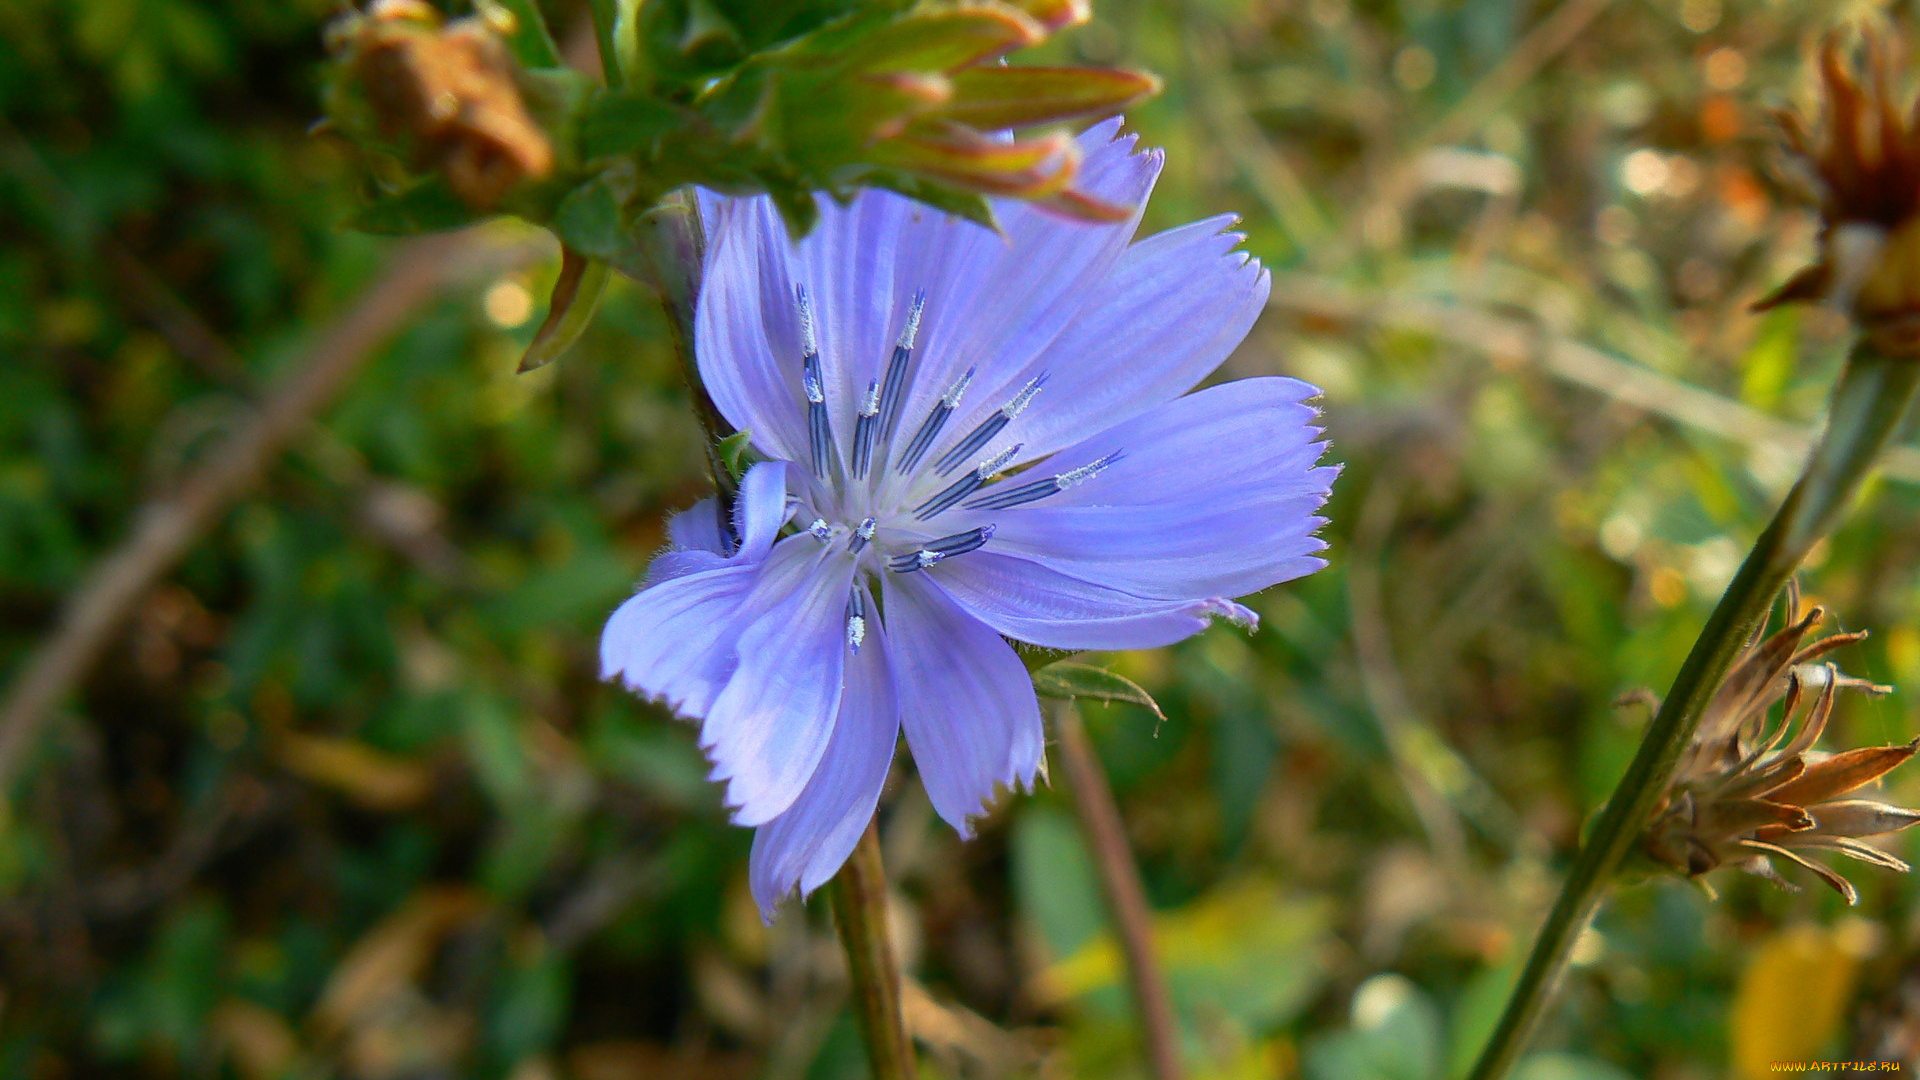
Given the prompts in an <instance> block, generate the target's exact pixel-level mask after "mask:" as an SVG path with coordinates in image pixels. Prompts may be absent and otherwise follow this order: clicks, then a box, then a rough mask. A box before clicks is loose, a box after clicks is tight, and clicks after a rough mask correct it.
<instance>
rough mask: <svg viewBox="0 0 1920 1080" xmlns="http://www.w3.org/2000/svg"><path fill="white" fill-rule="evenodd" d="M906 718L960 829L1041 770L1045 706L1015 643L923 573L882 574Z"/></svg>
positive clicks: (929, 784)
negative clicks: (1001, 790) (1002, 788)
mask: <svg viewBox="0 0 1920 1080" xmlns="http://www.w3.org/2000/svg"><path fill="white" fill-rule="evenodd" d="M882 582H883V584H882V589H883V603H884V606H885V612H886V631H887V636H888V640H889V643H890V645H891V651H890V657H891V659H892V661H893V681H894V687H895V689H896V690H897V691H898V693H899V695H900V721H901V726H902V727H903V728H905V729H906V733H907V745H908V746H909V747H911V748H912V750H913V760H914V763H915V764H916V765H918V766H919V769H920V780H921V782H922V783H923V784H925V785H926V789H927V795H928V797H929V798H930V799H932V801H933V808H934V809H935V810H936V811H938V812H939V814H940V816H941V817H942V818H945V819H946V821H947V823H948V824H950V825H952V826H953V827H954V828H956V829H958V830H960V835H961V836H963V837H964V836H971V835H972V834H973V825H972V819H973V818H975V817H977V816H979V815H980V814H982V813H984V812H985V811H986V808H987V804H988V803H989V802H990V801H991V800H992V799H993V797H994V790H995V788H996V787H997V786H999V785H1002V784H1004V785H1006V786H1008V787H1015V786H1019V787H1026V786H1030V785H1031V784H1032V783H1033V778H1034V776H1035V774H1036V773H1037V772H1038V771H1039V769H1040V755H1041V752H1042V749H1041V748H1042V733H1041V726H1040V703H1039V700H1038V699H1037V698H1035V697H1034V693H1033V682H1032V680H1031V679H1029V678H1028V676H1027V669H1026V666H1025V665H1023V664H1022V663H1020V658H1019V657H1018V656H1016V655H1015V654H1014V651H1013V647H1012V646H1010V645H1008V644H1007V643H1006V642H1005V641H1003V640H1001V638H1000V635H998V634H996V633H994V632H993V630H992V629H991V628H989V627H988V626H987V625H986V624H984V623H982V622H980V621H979V620H978V619H975V618H974V617H973V616H971V615H969V614H967V613H966V611H964V610H962V609H961V607H960V606H959V605H958V604H956V603H954V601H953V600H952V599H951V598H950V597H948V596H947V594H946V593H945V592H944V591H942V590H941V588H940V587H939V585H937V584H935V583H934V582H933V580H932V579H931V578H929V577H927V576H926V575H925V574H888V575H885V576H884V577H883V578H882Z"/></svg>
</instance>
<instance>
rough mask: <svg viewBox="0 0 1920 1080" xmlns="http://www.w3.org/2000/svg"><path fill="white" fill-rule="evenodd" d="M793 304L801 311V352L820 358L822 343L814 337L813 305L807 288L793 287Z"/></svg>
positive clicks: (801, 286)
mask: <svg viewBox="0 0 1920 1080" xmlns="http://www.w3.org/2000/svg"><path fill="white" fill-rule="evenodd" d="M793 302H794V304H795V305H796V306H797V307H798V308H799V309H800V352H801V353H802V354H804V355H806V356H819V355H820V343H819V342H818V341H816V340H814V336H813V305H812V304H811V303H809V302H808V300H807V287H806V286H805V285H795V286H794V287H793Z"/></svg>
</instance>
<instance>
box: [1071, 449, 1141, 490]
mask: <svg viewBox="0 0 1920 1080" xmlns="http://www.w3.org/2000/svg"><path fill="white" fill-rule="evenodd" d="M1125 456H1126V452H1125V451H1124V450H1115V451H1114V452H1113V453H1111V454H1108V455H1107V456H1105V457H1102V458H1096V459H1094V460H1092V461H1089V462H1087V463H1086V464H1085V465H1082V466H1080V467H1079V468H1077V469H1068V470H1067V471H1066V472H1063V473H1061V474H1060V475H1059V476H1056V477H1054V478H1053V479H1054V481H1055V482H1056V483H1058V484H1059V485H1060V490H1061V491H1065V490H1067V489H1068V488H1070V487H1078V486H1079V485H1081V484H1084V483H1086V482H1087V481H1089V480H1091V479H1093V478H1094V477H1096V476H1099V475H1100V474H1101V473H1103V472H1106V471H1107V466H1109V465H1112V464H1113V463H1114V462H1116V461H1119V460H1120V459H1121V458H1123V457H1125Z"/></svg>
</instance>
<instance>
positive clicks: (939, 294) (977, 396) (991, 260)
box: [894, 121, 1163, 454]
mask: <svg viewBox="0 0 1920 1080" xmlns="http://www.w3.org/2000/svg"><path fill="white" fill-rule="evenodd" d="M1118 130H1119V122H1118V121H1107V122H1105V123H1102V124H1097V125H1095V126H1094V127H1093V128H1090V129H1089V130H1087V131H1086V132H1085V133H1083V134H1082V135H1081V136H1080V139H1079V143H1080V148H1081V153H1082V155H1083V157H1082V161H1081V166H1080V171H1079V173H1078V174H1076V177H1075V181H1074V182H1075V185H1076V186H1077V187H1079V188H1081V189H1082V190H1084V191H1086V192H1087V193H1089V194H1091V195H1095V196H1098V197H1100V198H1103V199H1106V200H1107V201H1109V202H1113V203H1117V204H1119V205H1122V206H1129V207H1132V208H1133V209H1134V213H1133V215H1132V217H1130V218H1129V219H1128V220H1127V221H1125V222H1122V223H1119V224H1114V225H1091V224H1087V223H1085V222H1077V221H1069V220H1066V219H1064V218H1061V217H1058V216H1056V215H1053V214H1051V213H1048V212H1046V211H1044V210H1041V209H1038V208H1036V207H1034V206H1033V205H1032V204H1030V203H1025V202H1018V201H1014V200H995V202H994V204H993V208H994V214H995V215H996V216H997V217H998V218H999V221H1000V226H1001V231H1002V233H1003V234H1004V239H1000V238H997V237H996V238H994V243H993V244H992V245H991V246H990V247H988V248H986V249H985V250H975V251H973V252H972V253H971V255H970V257H969V258H968V259H967V261H965V262H964V263H950V262H947V261H945V260H947V259H948V258H949V256H948V255H947V253H946V252H944V251H943V250H941V247H940V244H941V243H942V238H941V237H938V236H935V235H933V234H931V233H922V234H910V235H909V236H907V237H905V238H904V240H905V242H904V243H903V244H902V250H901V254H900V255H899V257H898V260H897V262H898V265H899V266H900V267H901V269H900V270H898V271H897V273H900V274H908V273H913V272H915V271H917V270H920V269H921V268H925V267H941V268H942V277H943V278H944V280H936V281H935V282H933V283H929V284H926V285H925V286H924V287H925V288H926V289H927V290H928V299H927V311H926V322H925V324H924V326H925V332H924V333H923V335H922V336H923V339H924V340H925V341H926V346H927V347H926V349H925V351H924V355H923V356H921V357H920V358H919V362H917V363H916V365H915V370H914V376H913V383H912V385H911V387H910V388H909V392H908V394H907V399H906V401H907V404H906V407H905V409H904V410H903V411H902V416H903V418H904V419H903V420H902V422H901V424H900V427H899V428H898V429H897V430H896V431H895V432H894V441H895V445H896V447H901V446H904V445H905V443H906V441H907V440H908V439H910V438H911V437H912V436H913V433H914V430H915V429H916V428H917V427H918V425H919V423H920V421H921V419H922V418H924V417H925V416H926V415H927V413H928V412H929V411H930V410H931V409H932V408H933V404H934V402H935V400H936V399H938V398H939V397H940V395H941V394H942V393H944V392H945V391H946V390H947V388H948V387H949V386H950V385H952V383H953V382H954V380H955V379H957V378H959V376H960V375H961V373H962V372H965V371H966V370H967V369H969V368H976V369H977V374H976V375H975V382H974V385H973V387H972V389H970V390H969V391H968V392H967V396H966V398H965V400H964V402H963V407H962V411H961V412H960V413H956V414H955V416H954V417H953V422H951V423H949V424H948V425H947V428H946V431H945V433H944V434H943V437H942V439H941V440H940V441H939V442H938V443H936V444H935V448H934V449H935V453H936V454H937V453H939V452H941V451H942V450H944V448H945V447H947V446H950V445H952V444H953V443H955V442H958V441H959V440H960V439H961V438H963V437H965V435H966V433H967V432H968V431H969V430H971V429H972V427H973V426H974V423H976V422H977V421H978V419H979V418H980V417H982V416H984V414H985V412H986V411H990V410H993V409H997V408H999V407H1000V406H1002V405H1004V404H1006V403H1007V400H1008V399H1009V398H1010V397H1011V396H1012V395H1013V393H1014V392H1016V391H1017V389H1018V388H1019V385H1020V383H1021V382H1022V381H1024V380H1023V379H1017V378H1016V376H1019V375H1020V374H1021V373H1022V372H1025V371H1026V370H1027V369H1028V367H1029V366H1030V364H1031V362H1032V361H1033V359H1034V358H1035V357H1036V356H1038V355H1039V354H1040V352H1041V351H1042V350H1043V349H1045V348H1046V347H1047V346H1048V345H1049V344H1050V343H1051V342H1053V340H1054V339H1055V338H1057V337H1058V336H1059V335H1060V333H1061V331H1062V330H1064V329H1066V327H1067V326H1068V325H1069V324H1070V323H1071V322H1072V321H1073V320H1074V318H1075V317H1076V316H1078V315H1079V314H1080V312H1081V311H1082V309H1083V308H1085V307H1086V305H1087V304H1088V303H1090V302H1091V301H1092V299H1093V298H1094V297H1095V296H1097V295H1098V294H1099V288H1100V283H1101V282H1102V281H1103V280H1104V279H1105V278H1106V277H1107V276H1108V274H1109V273H1110V272H1111V270H1112V268H1113V266H1114V264H1115V262H1116V261H1117V260H1118V259H1119V258H1120V257H1121V255H1122V253H1123V252H1125V251H1126V248H1127V244H1128V242H1129V241H1130V240H1132V239H1133V235H1134V232H1135V231H1136V230H1137V229H1138V227H1139V220H1140V211H1141V210H1142V209H1144V207H1145V205H1146V201H1147V196H1148V195H1149V194H1150V193H1151V192H1152V190H1153V184H1154V181H1155V180H1156V179H1157V178H1158V177H1159V175H1160V166H1161V163H1162V160H1163V157H1162V155H1161V153H1160V151H1158V150H1150V151H1147V152H1145V153H1138V154H1136V153H1133V147H1134V142H1135V140H1134V138H1133V136H1126V137H1122V138H1116V137H1115V135H1116V133H1117V132H1118ZM962 278H964V280H961V279H962ZM968 418H971V419H968Z"/></svg>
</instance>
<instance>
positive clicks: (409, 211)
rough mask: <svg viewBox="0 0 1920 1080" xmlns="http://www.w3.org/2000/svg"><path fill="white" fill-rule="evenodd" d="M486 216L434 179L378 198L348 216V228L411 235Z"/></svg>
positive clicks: (464, 224)
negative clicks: (471, 207)
mask: <svg viewBox="0 0 1920 1080" xmlns="http://www.w3.org/2000/svg"><path fill="white" fill-rule="evenodd" d="M484 216H485V215H483V214H479V213H476V212H474V211H473V210H471V209H469V208H468V207H467V204H466V203H463V202H461V201H460V198H459V196H457V195H455V194H454V193H453V191H452V189H450V188H448V187H447V185H446V183H445V182H444V181H442V180H441V179H440V178H439V177H437V176H434V177H429V178H427V179H426V180H423V181H421V182H420V183H418V184H415V185H413V186H412V187H410V188H407V189H405V190H404V191H399V192H395V193H394V194H391V195H383V196H381V197H380V198H377V199H375V200H374V201H373V202H371V203H368V204H367V205H366V206H363V207H361V208H360V210H359V211H357V212H356V213H354V214H353V216H351V217H349V218H348V219H347V220H346V225H347V227H348V228H351V229H358V230H360V231H361V232H369V233H373V234H375V235H377V236H410V235H412V234H414V233H425V232H441V231H443V230H446V229H458V228H462V227H464V226H467V225H471V224H473V223H474V222H476V221H479V220H480V219H481V218H482V217H484Z"/></svg>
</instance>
